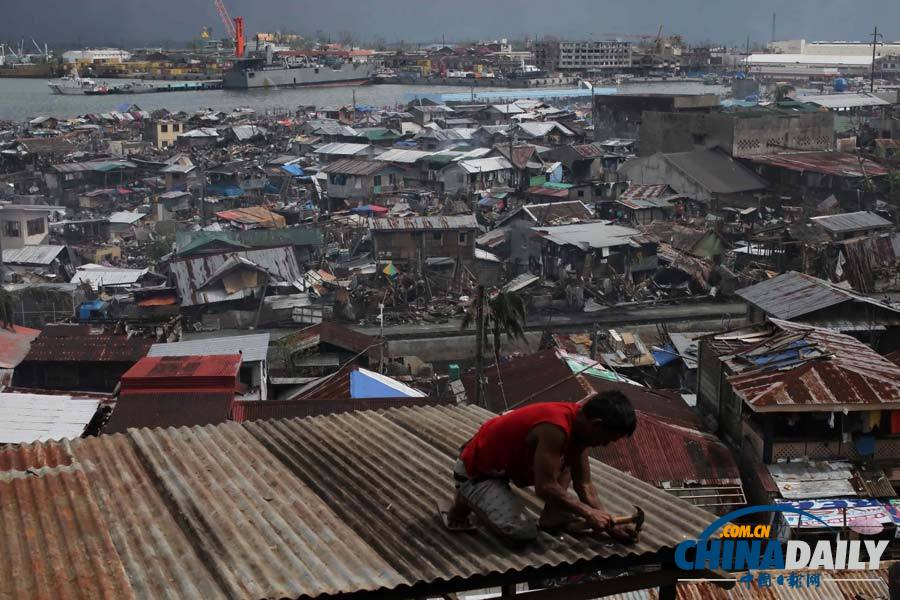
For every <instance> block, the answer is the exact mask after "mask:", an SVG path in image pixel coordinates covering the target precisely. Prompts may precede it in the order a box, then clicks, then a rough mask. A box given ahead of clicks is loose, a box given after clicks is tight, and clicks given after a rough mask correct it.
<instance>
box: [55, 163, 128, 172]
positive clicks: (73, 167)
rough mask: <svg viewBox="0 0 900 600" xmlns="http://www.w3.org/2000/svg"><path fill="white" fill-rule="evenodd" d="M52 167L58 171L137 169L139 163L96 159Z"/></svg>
mask: <svg viewBox="0 0 900 600" xmlns="http://www.w3.org/2000/svg"><path fill="white" fill-rule="evenodd" d="M50 168H51V169H53V170H54V171H56V172H57V173H79V172H84V171H113V170H116V169H137V165H136V164H134V163H133V162H130V161H127V160H94V161H86V162H79V163H60V164H55V165H52V166H51V167H50Z"/></svg>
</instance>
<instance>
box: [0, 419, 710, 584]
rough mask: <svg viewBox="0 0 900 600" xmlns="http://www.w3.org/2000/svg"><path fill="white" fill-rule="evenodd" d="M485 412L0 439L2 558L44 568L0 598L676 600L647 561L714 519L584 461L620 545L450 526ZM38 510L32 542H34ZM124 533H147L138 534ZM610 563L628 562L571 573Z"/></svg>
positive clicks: (529, 498) (661, 572) (530, 502)
mask: <svg viewBox="0 0 900 600" xmlns="http://www.w3.org/2000/svg"><path fill="white" fill-rule="evenodd" d="M491 416H492V413H489V412H487V411H485V410H483V409H480V408H477V407H472V406H468V407H464V406H460V407H418V408H400V409H389V410H384V411H377V412H376V411H365V412H356V413H348V414H342V415H336V416H325V417H315V418H308V419H292V420H284V419H282V420H271V421H252V422H246V423H243V424H238V423H223V424H221V425H210V426H203V427H196V428H178V429H176V428H167V429H131V430H129V431H127V432H125V433H123V434H118V435H109V436H99V437H92V438H85V439H81V440H72V441H71V442H68V443H66V444H60V443H52V442H49V443H44V444H41V445H37V446H27V447H22V448H6V449H4V453H3V454H2V455H0V464H2V465H4V467H3V468H4V471H3V478H2V479H3V481H2V483H0V494H3V496H2V497H3V498H4V502H2V503H0V511H2V513H3V518H4V523H7V524H9V525H8V527H7V529H6V531H5V535H4V537H3V541H2V543H3V544H4V546H3V548H2V551H3V553H4V556H6V557H7V561H8V564H9V567H8V568H9V569H10V571H11V572H16V573H32V572H38V573H42V574H43V576H42V577H41V578H40V579H39V580H35V579H34V578H32V577H17V578H4V579H3V580H2V581H0V595H4V596H10V597H23V596H24V597H31V596H38V595H40V594H39V590H42V589H54V590H59V591H60V593H62V594H68V595H79V594H80V595H81V596H83V597H86V598H96V597H100V596H103V595H104V594H106V595H108V596H110V597H116V598H123V599H131V598H141V599H143V598H161V597H172V598H175V597H203V598H209V599H220V598H221V599H224V598H307V599H310V600H313V599H319V600H324V599H325V598H329V597H341V598H344V599H347V600H362V599H364V598H372V597H376V596H377V597H379V598H385V599H388V600H390V599H395V600H399V599H401V598H410V597H441V596H443V595H445V594H452V593H457V592H463V591H467V590H479V589H485V588H490V587H504V588H506V589H507V590H508V592H507V596H508V597H510V598H515V596H516V591H515V590H516V588H517V584H524V583H525V582H526V581H535V580H548V579H555V578H565V577H569V576H573V575H574V576H578V577H574V578H573V580H571V581H570V582H569V583H567V584H566V585H564V586H563V587H560V588H557V589H555V590H554V593H558V594H560V596H561V597H566V598H576V597H577V598H589V597H596V596H600V595H607V594H609V593H618V592H622V593H624V592H632V591H635V590H642V589H646V588H650V587H654V586H661V588H662V595H663V597H664V598H673V597H674V586H675V585H676V581H677V579H679V578H680V577H683V574H682V573H680V572H678V571H677V570H676V569H668V568H665V567H662V566H660V565H661V563H663V562H664V561H665V560H666V558H667V557H670V556H671V554H672V552H673V550H674V547H675V546H676V545H677V544H678V543H680V542H681V541H683V540H685V539H696V538H697V536H698V535H699V534H700V533H701V532H702V530H703V529H704V528H705V527H707V526H708V525H709V524H710V523H711V522H712V521H713V519H714V515H712V514H711V513H709V512H707V511H704V510H702V509H699V508H697V507H694V506H691V505H690V504H688V503H687V502H685V501H683V500H679V499H678V498H675V497H673V496H671V495H670V494H667V493H665V492H663V491H661V490H658V489H656V488H654V487H653V486H651V485H648V484H646V483H644V482H641V481H638V480H636V479H635V478H633V477H630V476H628V475H626V474H624V473H621V472H620V471H617V470H615V469H613V468H610V467H608V466H606V465H604V464H602V463H600V462H598V461H591V463H590V468H591V471H592V478H593V481H595V482H596V484H597V493H598V496H599V499H600V500H601V501H602V502H603V505H604V506H605V507H606V508H607V509H608V510H609V511H610V512H611V513H612V514H623V515H624V514H631V513H632V512H633V511H634V508H633V506H634V505H636V504H639V505H641V506H642V507H643V509H644V512H645V515H646V517H645V521H644V526H643V529H642V532H641V536H640V539H639V540H638V541H637V542H636V543H634V544H630V545H623V544H620V543H617V542H613V541H611V540H610V539H607V538H599V537H593V536H572V535H569V534H566V533H562V534H557V535H549V534H546V533H540V534H539V535H538V539H537V541H536V542H535V543H534V544H533V545H531V546H528V547H526V548H522V549H518V550H510V548H509V547H508V545H507V544H506V543H504V542H503V540H502V539H501V538H499V537H498V536H497V535H495V534H493V533H491V532H490V531H488V530H486V529H484V530H481V531H479V532H478V533H477V534H476V535H465V536H463V537H461V536H460V534H459V533H456V532H448V531H447V530H446V529H445V528H444V527H443V526H442V525H441V524H440V522H439V520H437V519H436V518H435V516H434V513H435V506H436V504H437V503H438V502H442V501H445V500H448V499H449V498H450V497H451V496H452V494H453V489H454V484H453V480H452V477H451V475H450V472H451V467H452V465H453V461H454V460H455V459H456V457H457V456H458V454H459V447H460V446H461V445H462V444H463V443H464V442H465V441H466V440H468V439H470V438H471V437H472V435H473V434H474V433H475V431H476V430H477V428H478V427H479V426H480V425H481V423H482V422H483V421H485V420H486V419H488V418H490V417H491ZM338 431H340V432H343V433H342V435H335V433H336V432H338ZM26 470H28V471H29V472H30V473H31V475H30V476H26V474H25V471H26ZM373 470H374V472H377V473H378V477H376V478H373V477H372V473H373ZM13 498H18V499H20V500H19V501H14V500H13ZM21 499H26V500H21ZM33 499H40V500H33ZM523 501H524V504H525V507H526V511H527V515H526V516H527V518H528V519H536V518H537V515H538V512H539V510H540V506H541V504H542V503H541V502H540V501H539V500H538V499H537V498H536V497H535V496H534V494H533V492H531V491H529V490H523ZM392 507H393V508H392ZM398 507H403V510H398ZM287 515H289V517H290V518H286V516H287ZM36 520H40V522H41V523H42V526H41V529H40V535H39V537H40V539H41V542H40V543H39V544H35V545H34V546H33V547H32V546H29V545H28V544H29V543H30V541H33V540H34V536H35V535H36V533H35V529H34V527H32V526H30V525H29V523H34V522H36ZM138 532H140V533H145V532H153V535H145V536H143V537H142V542H141V543H139V544H137V543H135V536H136V535H138ZM223 540H227V541H226V543H223ZM24 547H29V548H31V550H30V551H29V552H22V551H21V550H20V549H21V548H24ZM85 548H90V549H91V551H89V552H87V551H84V550H83V549H85ZM61 556H65V557H66V567H65V569H60V568H59V564H60V563H59V561H60V557H61ZM172 556H177V557H178V558H177V560H172ZM310 561H312V562H310ZM622 567H626V568H627V569H628V571H629V572H630V573H633V574H627V575H622V576H618V577H614V578H606V579H601V580H599V581H594V579H593V578H589V579H584V578H582V577H580V575H587V574H596V573H597V572H603V573H604V574H605V573H607V572H608V571H611V570H612V569H614V568H622ZM638 569H640V571H637V570H638ZM697 576H698V577H708V576H711V574H709V573H707V572H706V571H697ZM652 591H653V593H656V590H655V589H654V590H652ZM526 597H527V596H526Z"/></svg>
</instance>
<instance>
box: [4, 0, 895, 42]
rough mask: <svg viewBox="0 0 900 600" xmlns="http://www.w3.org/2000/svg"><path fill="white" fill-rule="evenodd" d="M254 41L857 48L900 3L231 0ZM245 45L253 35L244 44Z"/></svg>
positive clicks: (65, 25)
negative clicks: (330, 38)
mask: <svg viewBox="0 0 900 600" xmlns="http://www.w3.org/2000/svg"><path fill="white" fill-rule="evenodd" d="M225 3H226V5H227V6H228V8H229V10H230V11H231V14H232V16H237V15H243V16H244V18H245V20H246V24H247V32H248V34H252V33H253V32H256V31H272V30H278V29H281V30H293V31H297V32H300V33H305V34H312V33H315V32H316V31H317V30H322V31H325V32H329V33H331V34H332V35H334V36H335V37H337V34H338V32H340V31H345V30H346V31H351V32H353V33H354V35H356V36H357V37H358V38H360V39H364V40H372V39H375V38H376V37H382V38H384V39H386V40H387V41H397V40H406V41H413V42H425V41H432V40H440V39H441V36H442V35H444V36H446V39H447V40H448V41H449V40H457V39H460V40H461V39H475V38H500V37H511V38H521V37H522V36H523V35H525V34H528V35H530V36H534V35H556V36H560V37H569V38H590V37H599V38H602V37H610V36H609V35H603V34H605V33H607V32H621V33H641V34H655V33H656V30H657V28H658V27H659V24H660V23H662V24H663V26H664V32H668V33H681V34H683V35H684V36H685V38H686V39H688V40H691V41H709V40H714V41H723V42H729V43H741V44H743V40H745V39H746V37H747V36H748V35H749V36H750V37H751V39H752V40H754V41H756V42H766V41H768V40H769V38H770V36H771V27H772V12H773V11H776V12H777V13H778V17H777V27H776V31H777V34H776V36H777V37H778V38H779V39H794V38H799V37H805V38H806V39H844V40H861V39H864V38H865V37H866V34H868V33H870V32H871V31H872V28H873V27H874V26H875V25H876V24H877V25H879V26H880V28H884V29H885V35H886V38H887V39H889V40H894V39H897V38H900V0H852V1H851V0H787V1H785V0H754V1H751V2H747V1H737V0H624V1H623V0H615V1H612V0H546V1H545V0H318V1H311V0H225ZM3 5H5V6H4V7H3V13H4V15H3V18H2V19H0V40H2V41H6V42H10V41H12V40H17V39H19V38H21V37H24V38H26V39H29V38H34V39H36V40H38V41H39V42H41V43H43V42H44V41H47V42H49V43H70V44H73V45H84V44H90V43H100V42H103V43H108V44H124V45H138V44H142V43H149V42H161V41H187V40H190V39H191V38H193V37H196V36H197V34H198V32H199V30H200V28H201V27H202V26H204V25H211V26H212V27H213V28H214V33H215V35H216V36H217V37H218V36H221V35H222V31H223V27H222V25H221V23H220V22H219V19H218V17H217V15H216V12H215V9H214V4H213V0H25V1H23V0H3ZM248 37H249V35H248Z"/></svg>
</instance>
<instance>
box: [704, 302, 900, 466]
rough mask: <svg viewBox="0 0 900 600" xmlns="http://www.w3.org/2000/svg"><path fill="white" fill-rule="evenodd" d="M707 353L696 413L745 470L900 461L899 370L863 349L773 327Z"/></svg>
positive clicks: (712, 342)
mask: <svg viewBox="0 0 900 600" xmlns="http://www.w3.org/2000/svg"><path fill="white" fill-rule="evenodd" d="M699 348H700V354H699V361H698V362H699V373H698V377H699V389H698V395H697V408H698V410H700V412H701V413H702V414H704V415H707V416H709V417H711V418H712V419H714V420H715V421H716V422H717V424H718V429H719V432H720V433H721V434H722V435H723V436H724V438H725V439H726V440H727V441H728V442H729V443H730V444H731V445H732V446H734V447H735V449H736V450H737V451H738V452H739V453H740V454H741V456H743V457H744V459H745V460H750V461H751V462H753V463H756V464H767V465H768V464H773V463H776V462H779V461H783V460H791V459H798V458H802V457H814V458H817V459H826V460H831V459H852V460H861V461H863V460H869V461H871V460H875V461H885V462H888V463H891V462H895V461H897V460H900V447H898V445H897V443H896V441H895V438H896V434H897V433H900V368H898V367H897V365H895V364H893V363H891V362H890V361H888V360H887V359H885V358H884V357H882V356H880V355H878V354H876V353H875V352H874V351H873V350H872V349H870V348H868V347H867V346H865V345H864V344H862V343H861V342H859V341H858V340H856V339H854V338H852V337H850V336H848V335H844V334H841V333H837V332H835V331H833V330H830V329H821V328H817V327H811V326H808V325H800V324H796V323H790V322H788V321H781V320H778V319H771V323H770V324H766V325H758V326H753V327H750V328H746V329H740V330H736V331H729V332H725V333H721V334H713V335H709V336H707V337H705V338H702V339H701V340H700V346H699Z"/></svg>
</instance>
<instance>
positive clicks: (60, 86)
mask: <svg viewBox="0 0 900 600" xmlns="http://www.w3.org/2000/svg"><path fill="white" fill-rule="evenodd" d="M47 85H49V86H50V89H51V90H52V91H53V93H54V94H63V95H67V96H68V95H83V94H86V93H88V92H89V91H90V92H93V91H95V90H97V89H98V88H100V87H102V86H98V85H97V82H96V81H94V80H93V79H88V78H86V77H81V76H79V75H78V71H77V70H75V69H72V73H71V74H69V75H66V76H64V77H60V78H59V79H55V80H53V81H48V82H47Z"/></svg>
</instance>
